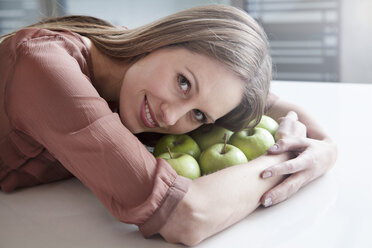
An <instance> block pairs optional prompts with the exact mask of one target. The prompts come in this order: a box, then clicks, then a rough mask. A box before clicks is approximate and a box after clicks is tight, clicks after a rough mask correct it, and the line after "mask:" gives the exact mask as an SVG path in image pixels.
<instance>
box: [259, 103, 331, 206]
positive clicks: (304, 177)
mask: <svg viewBox="0 0 372 248" xmlns="http://www.w3.org/2000/svg"><path fill="white" fill-rule="evenodd" d="M267 115H269V116H271V117H273V118H274V119H276V120H277V121H278V122H279V123H280V126H279V128H278V131H277V133H276V140H277V143H276V145H275V146H274V147H272V148H270V149H269V151H268V152H269V153H270V154H280V153H282V152H288V151H290V152H295V153H296V154H297V155H298V156H297V157H296V158H294V159H291V160H288V161H285V162H283V163H279V164H276V165H275V166H272V167H270V168H267V169H266V170H264V171H263V173H262V176H263V177H266V176H268V177H267V178H269V177H270V175H271V176H277V175H289V174H290V176H289V177H287V178H286V179H285V180H284V181H283V182H282V183H281V184H279V185H278V186H276V187H274V188H273V189H271V190H270V191H268V192H266V193H265V194H264V196H263V197H262V199H261V202H262V204H264V203H265V202H269V203H270V202H271V204H276V203H279V202H281V201H283V200H285V199H287V198H288V197H290V196H291V195H293V194H294V193H296V192H297V191H298V190H299V189H300V188H301V187H303V186H305V185H307V184H308V183H309V182H311V181H313V180H314V179H316V178H318V177H320V176H321V175H323V174H325V173H326V172H327V171H328V170H329V169H330V168H331V167H332V166H333V165H334V163H335V162H336V158H337V146H336V144H335V143H334V142H333V141H332V139H331V137H330V136H329V135H328V134H327V133H326V132H325V131H324V129H323V128H322V127H321V126H320V124H319V123H317V121H316V120H315V119H314V118H313V117H312V116H310V115H309V114H308V113H307V112H306V110H304V109H303V108H301V107H299V106H296V105H295V104H292V103H289V102H286V101H283V100H281V99H276V100H275V101H274V102H273V103H272V104H271V106H270V108H269V109H268V111H267ZM304 135H305V138H303V137H304ZM271 204H264V205H266V206H269V205H271Z"/></svg>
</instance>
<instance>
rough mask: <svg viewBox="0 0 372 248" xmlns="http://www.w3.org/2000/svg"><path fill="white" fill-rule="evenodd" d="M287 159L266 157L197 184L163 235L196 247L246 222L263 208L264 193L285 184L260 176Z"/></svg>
mask: <svg viewBox="0 0 372 248" xmlns="http://www.w3.org/2000/svg"><path fill="white" fill-rule="evenodd" d="M288 159H289V155H288V154H281V155H274V156H273V155H270V156H268V155H265V156H261V157H259V158H257V159H255V160H252V161H251V162H249V163H248V164H242V165H236V166H233V167H229V168H227V169H224V170H221V171H218V172H215V173H213V174H210V175H208V176H203V177H200V178H198V179H196V180H194V181H193V183H192V185H191V187H190V189H189V191H188V193H187V194H186V195H185V197H184V199H183V200H182V201H181V203H180V204H179V205H178V206H177V208H176V209H175V210H174V212H173V213H172V215H171V216H170V217H169V219H168V221H167V223H166V225H165V226H164V227H163V228H162V229H161V230H160V233H161V235H162V236H163V237H164V238H165V239H166V240H167V241H169V242H180V243H184V244H188V245H193V244H196V243H199V242H200V241H202V240H203V239H205V238H207V237H209V236H211V235H213V234H215V233H218V232H220V231H221V230H223V229H225V228H227V227H228V226H231V225H232V224H234V223H236V222H237V221H239V220H241V219H243V218H244V217H246V216H247V215H248V214H250V213H251V212H252V211H254V210H255V209H256V208H257V207H258V206H259V205H260V198H261V196H262V195H263V193H264V192H266V191H267V190H268V189H270V188H272V187H273V186H274V185H276V184H278V183H279V182H280V181H281V180H282V177H281V176H279V177H273V178H270V179H269V180H268V179H265V180H263V179H261V177H260V173H261V172H262V171H263V170H264V169H265V168H267V167H269V166H272V165H274V164H277V163H280V162H283V161H285V160H288Z"/></svg>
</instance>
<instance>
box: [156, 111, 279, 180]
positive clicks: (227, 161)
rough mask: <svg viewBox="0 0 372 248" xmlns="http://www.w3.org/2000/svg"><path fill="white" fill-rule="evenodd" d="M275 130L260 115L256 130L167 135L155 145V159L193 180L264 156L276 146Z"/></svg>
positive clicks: (204, 130) (205, 130)
mask: <svg viewBox="0 0 372 248" xmlns="http://www.w3.org/2000/svg"><path fill="white" fill-rule="evenodd" d="M278 126H279V125H278V123H277V122H276V121H275V120H274V119H272V118H271V117H269V116H266V115H263V116H262V118H261V121H260V122H259V124H258V125H257V126H256V127H254V128H246V129H243V130H241V131H238V132H235V133H234V132H232V131H230V130H227V129H225V128H222V127H219V126H215V125H209V126H203V127H201V128H199V129H197V130H195V131H193V132H191V133H190V134H189V135H187V134H178V135H177V134H167V135H164V136H163V137H162V138H160V140H159V141H158V142H157V143H156V145H155V147H154V156H155V157H157V158H163V159H165V160H166V161H167V162H168V163H169V164H170V165H171V166H172V167H173V169H174V170H175V171H176V172H177V174H178V175H181V176H184V177H188V178H190V179H195V178H198V177H200V176H201V175H207V174H210V173H213V172H216V171H218V170H222V169H224V168H226V167H229V166H233V165H238V164H244V163H247V162H248V161H250V160H253V159H255V158H257V157H259V156H261V155H263V154H265V153H266V151H267V149H268V148H270V147H271V146H273V145H274V143H275V138H274V137H275V132H276V130H277V129H278Z"/></svg>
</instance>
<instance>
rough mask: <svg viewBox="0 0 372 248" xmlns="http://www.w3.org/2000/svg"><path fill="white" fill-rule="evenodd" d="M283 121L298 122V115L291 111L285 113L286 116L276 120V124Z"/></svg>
mask: <svg viewBox="0 0 372 248" xmlns="http://www.w3.org/2000/svg"><path fill="white" fill-rule="evenodd" d="M284 120H292V121H298V115H297V113H296V112H295V111H293V110H291V111H289V112H288V113H287V115H286V116H283V117H280V118H279V119H278V122H279V123H280V122H282V121H284Z"/></svg>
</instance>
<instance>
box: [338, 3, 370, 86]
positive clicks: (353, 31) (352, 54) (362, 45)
mask: <svg viewBox="0 0 372 248" xmlns="http://www.w3.org/2000/svg"><path fill="white" fill-rule="evenodd" d="M341 15H342V20H341V35H342V37H341V70H340V71H341V81H342V82H349V83H372V1H371V0H342V13H341Z"/></svg>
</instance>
